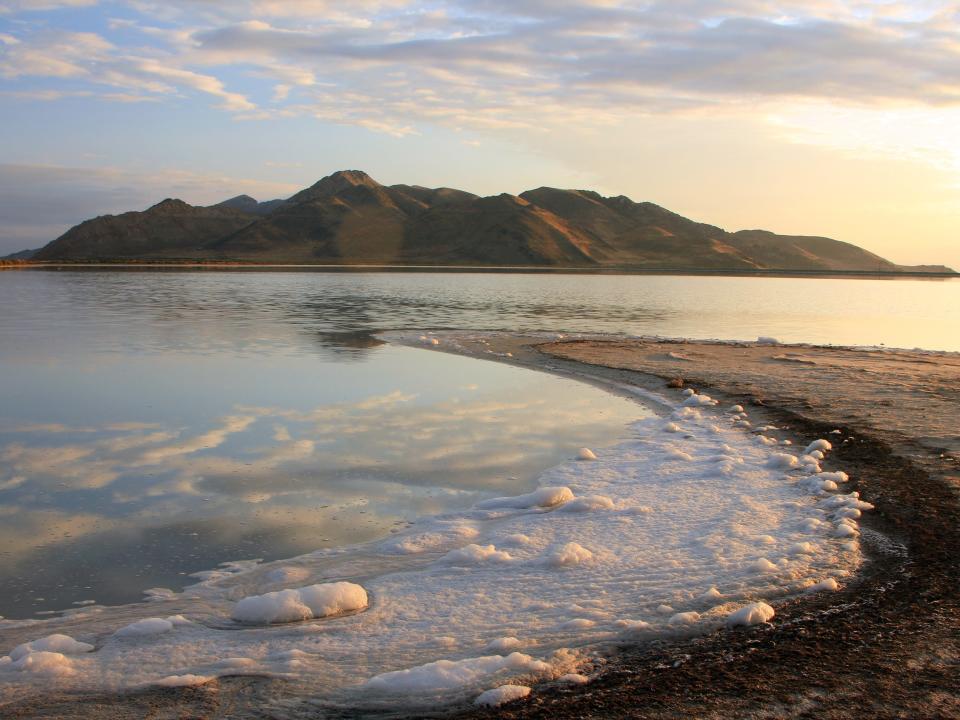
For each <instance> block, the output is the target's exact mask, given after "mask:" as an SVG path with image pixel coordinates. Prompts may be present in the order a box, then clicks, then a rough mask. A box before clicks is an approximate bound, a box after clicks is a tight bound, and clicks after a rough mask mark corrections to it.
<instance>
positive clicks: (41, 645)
mask: <svg viewBox="0 0 960 720" xmlns="http://www.w3.org/2000/svg"><path fill="white" fill-rule="evenodd" d="M92 651H93V645H90V644H88V643H84V642H77V641H76V640H74V639H73V638H72V637H70V636H69V635H61V634H60V633H55V634H53V635H47V636H46V637H44V638H40V639H39V640H32V641H31V642H26V643H23V644H22V645H17V646H16V647H15V648H14V649H13V650H11V651H10V659H11V660H14V661H16V660H19V659H20V658H22V657H24V656H25V655H29V654H30V653H35V652H54V653H62V654H64V655H78V654H80V653H88V652H92Z"/></svg>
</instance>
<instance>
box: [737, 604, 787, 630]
mask: <svg viewBox="0 0 960 720" xmlns="http://www.w3.org/2000/svg"><path fill="white" fill-rule="evenodd" d="M774 614H775V613H774V610H773V608H772V607H770V606H769V605H767V604H766V603H764V602H757V603H753V604H751V605H747V606H745V607H742V608H740V609H739V610H736V611H734V612H732V613H730V614H729V615H727V627H728V628H733V627H738V626H744V627H749V626H751V625H762V624H763V623H765V622H770V620H772V619H773V616H774Z"/></svg>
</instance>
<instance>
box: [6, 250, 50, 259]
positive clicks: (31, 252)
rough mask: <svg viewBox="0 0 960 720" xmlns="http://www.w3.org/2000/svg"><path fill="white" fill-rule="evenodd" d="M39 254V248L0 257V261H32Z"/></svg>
mask: <svg viewBox="0 0 960 720" xmlns="http://www.w3.org/2000/svg"><path fill="white" fill-rule="evenodd" d="M38 252H40V250H39V248H33V249H32V250H20V251H19V252H15V253H10V254H9V255H4V256H3V257H0V260H32V259H33V256H34V255H36V254H37V253H38Z"/></svg>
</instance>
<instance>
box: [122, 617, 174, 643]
mask: <svg viewBox="0 0 960 720" xmlns="http://www.w3.org/2000/svg"><path fill="white" fill-rule="evenodd" d="M171 630H173V623H172V622H170V621H169V620H164V619H163V618H144V619H143V620H137V621H136V622H135V623H130V624H129V625H127V626H126V627H122V628H120V629H119V630H117V631H116V632H115V633H114V634H113V635H114V637H119V638H139V637H151V636H153V635H162V634H163V633H166V632H170V631H171Z"/></svg>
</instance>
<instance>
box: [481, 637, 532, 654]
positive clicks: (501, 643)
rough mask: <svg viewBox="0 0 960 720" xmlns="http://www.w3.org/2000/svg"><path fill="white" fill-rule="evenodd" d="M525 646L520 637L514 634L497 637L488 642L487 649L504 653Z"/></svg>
mask: <svg viewBox="0 0 960 720" xmlns="http://www.w3.org/2000/svg"><path fill="white" fill-rule="evenodd" d="M522 646H523V643H522V642H520V640H519V639H518V638H515V637H513V636H508V637H502V638H497V639H496V640H492V641H490V642H489V643H487V647H486V650H487V651H488V652H494V653H498V654H503V653H505V652H507V653H508V652H512V651H513V650H519V649H520V648H521V647H522Z"/></svg>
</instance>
